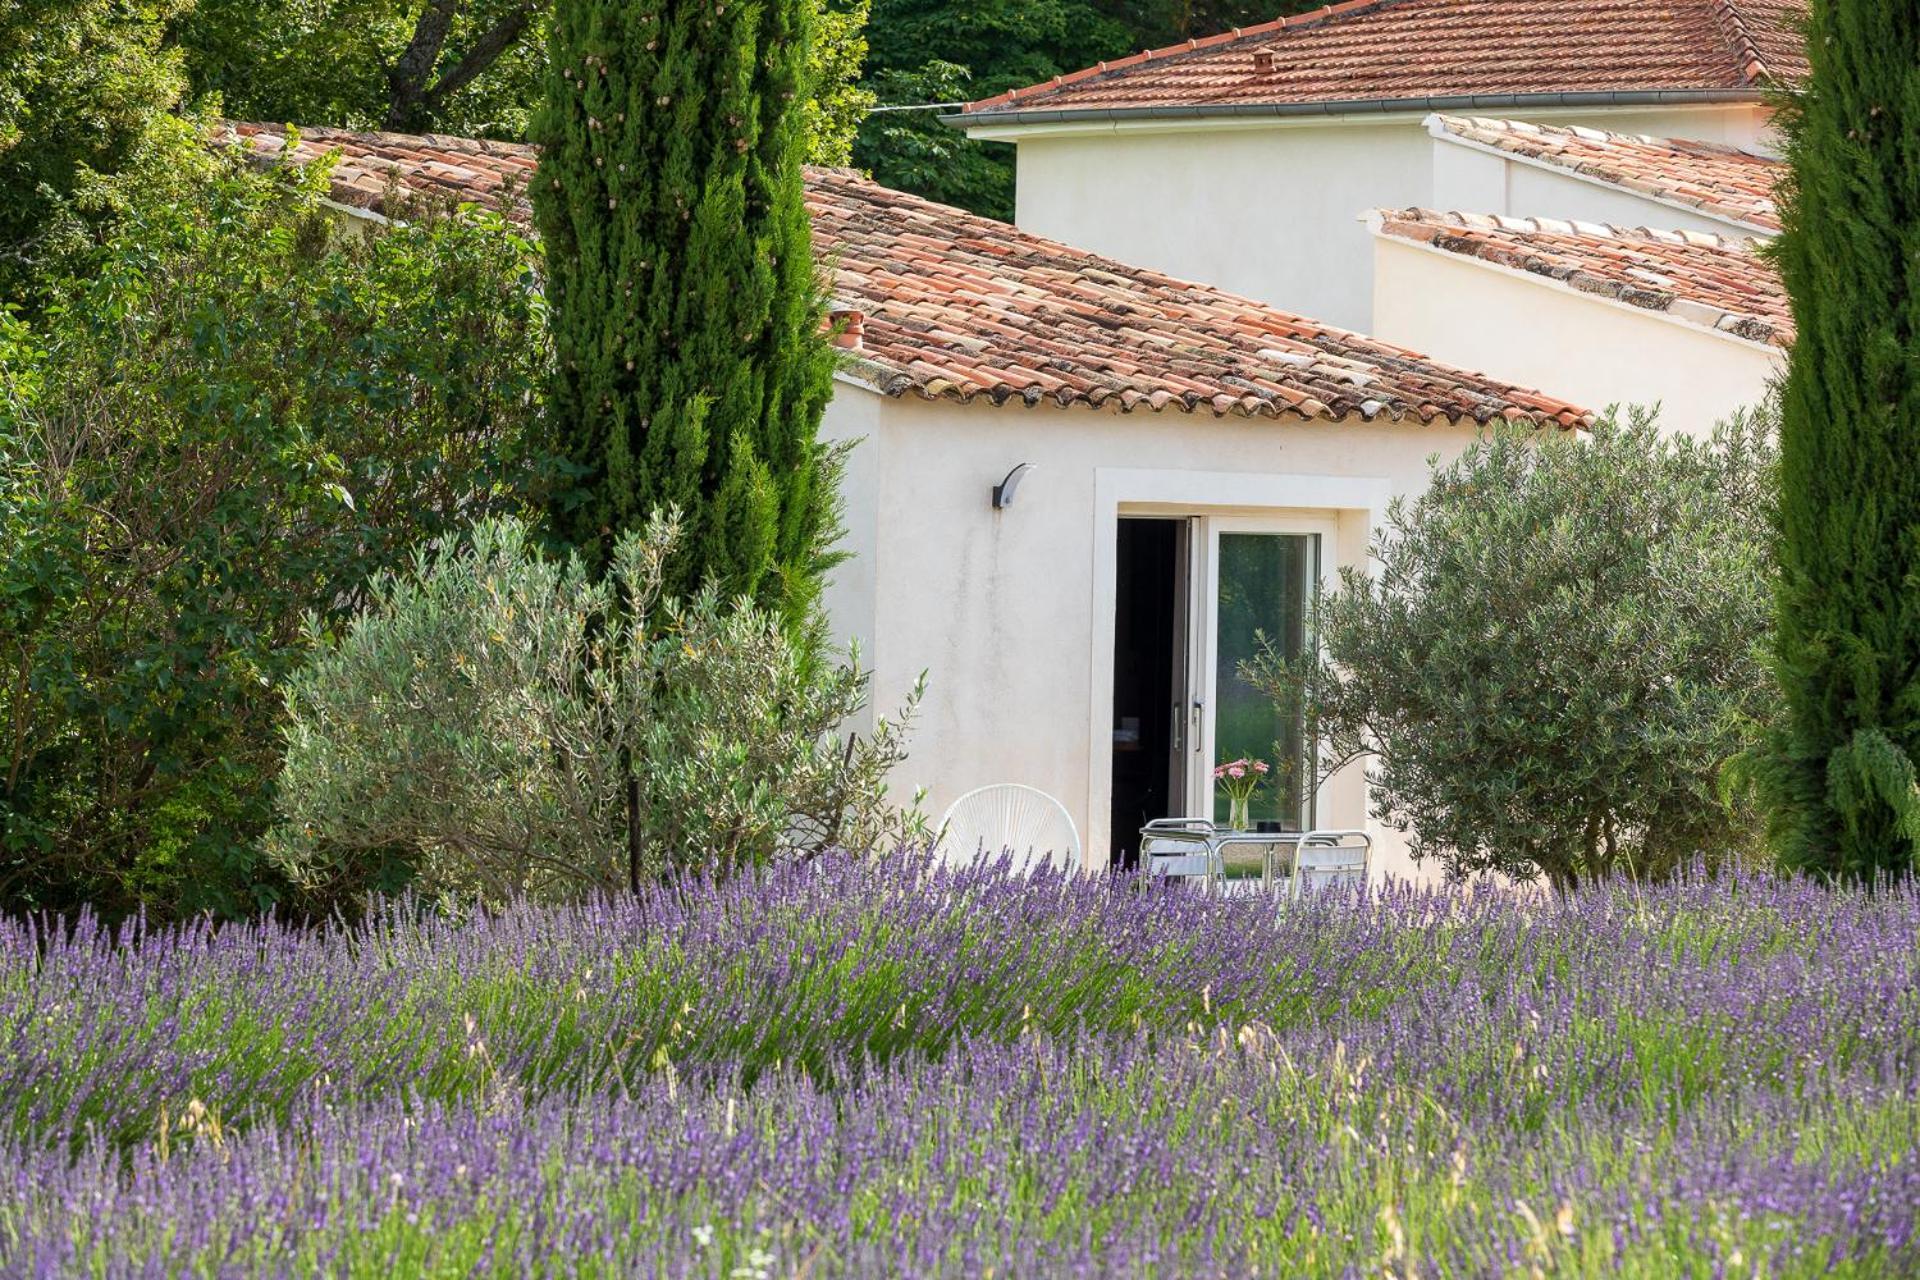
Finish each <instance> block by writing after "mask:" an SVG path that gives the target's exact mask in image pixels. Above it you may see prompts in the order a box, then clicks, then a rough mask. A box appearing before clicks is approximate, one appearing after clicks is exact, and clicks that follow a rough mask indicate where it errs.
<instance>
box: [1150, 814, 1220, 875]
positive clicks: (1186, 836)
mask: <svg viewBox="0 0 1920 1280" xmlns="http://www.w3.org/2000/svg"><path fill="white" fill-rule="evenodd" d="M1215 834H1216V832H1215V828H1214V825H1213V823H1211V822H1208V821H1207V820H1206V819H1204V818H1155V819H1154V820H1153V821H1151V822H1149V823H1147V825H1146V826H1145V827H1143V828H1141V830H1140V865H1141V867H1142V868H1143V869H1144V870H1145V871H1146V873H1147V875H1148V876H1149V877H1155V878H1159V879H1166V880H1198V881H1200V883H1201V884H1202V885H1203V886H1205V887H1206V888H1207V889H1209V890H1211V889H1217V888H1218V887H1219V885H1220V882H1221V880H1222V878H1223V876H1224V873H1225V870H1226V868H1225V865H1224V863H1223V861H1222V859H1221V857H1220V852H1219V850H1218V849H1216V848H1215V847H1214V836H1215Z"/></svg>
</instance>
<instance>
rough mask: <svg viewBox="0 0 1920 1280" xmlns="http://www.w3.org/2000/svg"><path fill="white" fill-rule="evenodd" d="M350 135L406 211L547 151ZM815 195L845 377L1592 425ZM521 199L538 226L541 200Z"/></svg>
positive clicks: (1238, 315)
mask: <svg viewBox="0 0 1920 1280" xmlns="http://www.w3.org/2000/svg"><path fill="white" fill-rule="evenodd" d="M223 139H224V140H228V141H232V140H236V139H244V140H247V141H249V142H250V143H251V144H252V146H253V147H254V149H255V150H256V152H258V153H259V154H261V155H263V156H265V155H274V154H278V153H279V152H281V151H283V150H284V149H285V147H284V137H283V134H282V132H281V131H280V130H279V129H278V128H275V127H273V126H263V125H253V124H236V125H230V126H228V127H227V132H226V133H225V134H224V135H223ZM334 149H338V150H339V151H341V152H342V158H341V159H340V161H339V162H338V163H337V164H336V166H335V168H334V170H333V172H332V175H331V182H332V194H333V196H334V198H335V199H337V200H340V201H341V202H343V203H348V204H352V205H356V206H358V207H361V208H365V209H368V210H370V211H373V212H382V211H388V210H387V209H386V204H387V202H386V192H387V189H388V184H389V182H397V184H398V186H399V187H400V188H401V190H402V191H403V192H405V193H407V194H411V195H415V196H425V197H451V198H453V199H456V200H461V201H474V202H478V203H483V204H487V205H489V206H491V207H496V208H497V207H499V206H500V203H501V193H502V192H503V190H504V189H505V188H506V187H507V186H508V185H509V184H510V183H511V184H513V185H515V186H517V187H520V188H524V187H525V185H526V183H527V180H528V179H529V178H530V177H531V175H532V171H533V165H534V161H535V159H536V156H537V153H536V152H535V150H534V149H533V148H531V147H526V146H517V145H514V144H510V143H497V142H477V141H467V140H464V139H458V138H445V137H431V136H420V137H415V136H410V135H404V134H354V133H345V132H342V131H338V130H329V129H309V130H303V131H301V133H300V140H299V145H298V147H297V149H296V151H295V158H296V159H299V160H313V159H318V158H320V157H321V156H323V155H325V154H327V153H328V152H329V151H331V150H334ZM807 204H808V208H809V209H810V210H811V212H812V214H813V238H814V250H815V252H816V254H817V255H818V256H819V258H820V261H821V266H822V269H823V270H824V271H825V272H827V273H828V274H829V276H830V281H829V283H830V287H831V289H832V294H833V298H834V302H833V309H834V310H835V311H839V312H858V313H860V315H859V321H860V345H859V347H858V348H857V349H854V350H849V351H848V352H847V353H846V354H847V357H848V363H847V365H846V371H847V372H848V373H849V374H850V375H851V376H854V377H856V378H858V379H860V380H861V381H863V382H865V383H866V384H867V385H869V386H871V387H873V388H875V389H876V390H879V391H882V392H884V393H886V394H888V395H892V396H900V395H906V394H909V393H911V394H915V395H919V396H922V397H925V398H927V399H940V398H944V399H952V400H959V401H971V400H973V399H975V398H984V399H987V400H990V401H992V402H994V403H996V404H997V403H1002V402H1005V401H1011V400H1020V401H1024V402H1026V403H1028V404H1039V403H1042V402H1047V403H1053V404H1058V405H1063V406H1065V405H1088V406H1096V407H1097V406H1100V405H1105V404H1108V403H1118V404H1119V405H1120V406H1121V407H1122V408H1125V409H1132V408H1137V407H1139V406H1141V405H1146V406H1150V407H1151V408H1154V409H1162V408H1174V409H1181V410H1185V411H1188V412H1207V413H1212V414H1215V415H1219V416H1228V415H1237V416H1247V417H1265V418H1277V417H1294V418H1309V419H1312V418H1325V419H1333V420H1339V419H1344V418H1348V417H1350V416H1355V415H1357V416H1359V417H1362V418H1375V417H1384V418H1386V419H1389V420H1400V419H1408V418H1411V419H1415V420H1418V421H1422V422H1426V421H1432V420H1434V419H1444V420H1449V421H1473V422H1482V423H1484V422H1490V421H1493V420H1495V419H1505V420H1510V421H1523V422H1535V423H1540V424H1543V425H1544V424H1548V423H1554V424H1558V425H1561V426H1566V427H1574V426H1579V425H1583V424H1585V423H1586V422H1588V421H1590V420H1591V415H1590V414H1588V413H1587V412H1585V411H1584V410H1581V409H1579V408H1576V407H1574V406H1572V405H1569V404H1567V403H1565V402H1564V401H1561V400H1556V399H1554V398H1553V397H1551V396H1546V395H1543V394H1541V393H1539V392H1536V391H1528V390H1524V389H1522V388H1517V387H1513V386H1510V385H1508V384H1506V383H1503V382H1500V381H1497V380H1495V379H1492V378H1488V377H1485V376H1483V375H1481V374H1476V373H1467V372H1463V371H1461V370H1458V369H1453V368H1450V367H1447V366H1444V365H1441V364H1437V363H1435V362H1434V361H1431V360H1428V359H1426V358H1424V357H1422V356H1419V355H1416V354H1415V353H1413V352H1410V351H1406V350H1404V349H1402V348H1399V347H1394V346H1391V345H1389V344H1387V343H1383V342H1376V341H1374V340H1372V339H1370V338H1365V337H1362V336H1360V335H1357V334H1353V333H1348V332H1346V331H1344V330H1340V329H1334V328H1330V327H1328V326H1326V325H1322V324H1320V323H1318V322H1316V321H1312V320H1307V319H1304V318H1302V317H1299V316H1295V315H1290V314H1288V313H1287V312H1284V311H1278V310H1275V309H1274V308H1272V307H1268V306H1264V305H1262V304H1260V303H1257V302H1253V301H1251V300H1249V299H1246V298H1241V297H1237V296H1235V295H1233V294H1229V293H1223V292H1221V291H1219V290H1217V289H1212V288H1208V287H1206V286H1203V285H1197V284H1189V283H1187V282H1185V281H1181V280H1176V279H1174V278H1172V277H1170V276H1164V275H1161V274H1159V273H1157V272H1152V271H1145V270H1142V269H1140V268H1137V267H1132V266H1128V265H1127V264H1125V263H1122V262H1116V261H1114V260H1113V259H1111V258H1103V257H1099V256H1097V255H1095V254H1091V253H1087V252H1085V251H1083V250H1079V249H1075V248H1071V247H1069V246H1067V245H1063V244H1059V243H1057V242H1055V241H1052V240H1044V239H1041V238H1039V237H1037V236H1031V235H1027V234H1025V233H1024V232H1021V231H1020V230H1018V229H1017V228H1015V227H1013V226H1010V225H1008V224H1006V223H1002V222H995V221H993V220H991V219H988V218H982V217H979V216H977V215H975V214H971V213H967V212H966V211H964V210H961V209H955V208H950V207H948V206H946V205H939V204H934V203H932V202H931V201H928V200H923V199H921V198H919V197H918V196H912V195H908V194H906V193H905V192H900V191H894V190H890V189H889V188H886V187H882V186H880V185H879V184H877V183H875V182H873V181H872V180H871V179H869V178H865V177H862V176H861V175H860V174H858V173H856V172H854V171H853V170H849V169H811V170H809V171H808V173H807ZM506 212H507V213H508V214H509V216H513V217H517V218H519V219H522V220H524V219H525V217H526V206H525V202H524V200H523V199H520V198H517V197H516V198H515V199H514V201H513V202H512V203H511V205H510V206H509V207H508V208H507V210H506Z"/></svg>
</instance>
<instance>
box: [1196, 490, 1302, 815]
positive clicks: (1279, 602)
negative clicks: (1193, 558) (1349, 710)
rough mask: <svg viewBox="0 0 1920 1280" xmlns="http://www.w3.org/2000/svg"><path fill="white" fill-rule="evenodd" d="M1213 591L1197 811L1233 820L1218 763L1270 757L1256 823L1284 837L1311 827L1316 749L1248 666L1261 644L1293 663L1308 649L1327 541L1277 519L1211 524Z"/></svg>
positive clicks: (1204, 652)
mask: <svg viewBox="0 0 1920 1280" xmlns="http://www.w3.org/2000/svg"><path fill="white" fill-rule="evenodd" d="M1206 525H1207V530H1206V539H1207V556H1206V562H1207V572H1206V590H1205V592H1204V594H1203V598H1202V599H1201V600H1199V601H1197V602H1196V603H1197V604H1198V605H1199V606H1200V608H1201V609H1203V610H1204V614H1203V615H1202V616H1203V617H1204V619H1205V621H1204V629H1203V635H1204V641H1203V643H1202V645H1201V664H1200V666H1201V670H1200V672H1199V675H1200V677H1201V681H1202V684H1203V687H1204V688H1205V691H1206V692H1205V701H1204V709H1203V714H1202V715H1201V716H1200V717H1199V719H1200V722H1201V723H1200V732H1201V735H1202V737H1201V744H1202V746H1203V748H1204V749H1203V751H1202V752H1201V755H1200V759H1199V760H1198V761H1196V762H1195V765H1196V767H1194V768H1193V769H1191V770H1190V771H1189V796H1190V798H1191V801H1192V804H1193V811H1194V812H1196V813H1202V814H1208V815H1211V816H1212V818H1213V820H1214V821H1216V822H1225V821H1226V820H1227V810H1228V800H1227V795H1226V793H1225V791H1223V790H1221V789H1219V788H1217V787H1215V786H1214V785H1213V766H1214V765H1216V764H1220V763H1222V762H1224V761H1228V760H1237V759H1241V758H1245V759H1249V760H1265V761H1266V762H1267V763H1268V765H1270V766H1272V767H1273V769H1274V772H1273V773H1272V774H1271V775H1269V776H1270V778H1271V779H1272V781H1270V782H1269V783H1268V785H1266V786H1265V787H1262V788H1261V789H1260V790H1259V791H1258V792H1256V793H1255V794H1254V797H1253V803H1252V806H1251V810H1250V816H1251V818H1252V819H1253V821H1254V822H1255V823H1256V824H1262V823H1277V824H1279V825H1278V827H1277V828H1269V829H1278V830H1282V831H1296V830H1305V829H1307V828H1308V827H1311V826H1312V825H1313V818H1314V813H1313V795H1312V793H1311V789H1310V788H1309V786H1308V785H1307V784H1308V783H1309V782H1310V781H1311V780H1312V775H1313V767H1312V765H1313V762H1312V760H1311V758H1310V753H1311V750H1312V746H1311V744H1310V743H1308V742H1307V741H1306V734H1305V726H1304V723H1303V720H1302V717H1301V715H1300V713H1299V711H1298V710H1297V709H1293V708H1286V707H1277V706H1275V705H1274V703H1273V700H1272V699H1271V698H1270V697H1268V696H1267V695H1266V694H1264V693H1262V692H1261V691H1260V690H1258V689H1256V688H1254V687H1253V686H1252V685H1251V684H1249V683H1247V681H1246V679H1245V678H1244V677H1243V676H1242V675H1241V674H1240V667H1241V664H1242V663H1244V662H1246V661H1248V660H1249V659H1251V658H1253V657H1255V656H1256V655H1257V654H1258V653H1259V652H1260V646H1261V643H1262V639H1263V638H1264V639H1265V640H1266V641H1267V642H1270V643H1271V644H1273V646H1274V647H1275V648H1276V649H1277V650H1278V651H1279V652H1280V653H1281V654H1283V655H1284V656H1286V657H1288V658H1297V657H1299V656H1300V655H1301V654H1302V653H1304V652H1305V651H1306V646H1307V645H1308V644H1309V643H1310V632H1309V626H1308V622H1309V619H1308V613H1309V611H1310V609H1311V607H1312V603H1313V595H1314V585H1315V583H1317V582H1318V581H1319V578H1320V556H1321V542H1322V534H1321V533H1320V532H1319V531H1317V530H1309V529H1306V528H1302V527H1299V526H1292V527H1289V526H1288V525H1287V524H1285V523H1284V522H1280V521H1258V520H1245V521H1242V520H1234V519H1210V520H1208V521H1207V522H1206Z"/></svg>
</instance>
